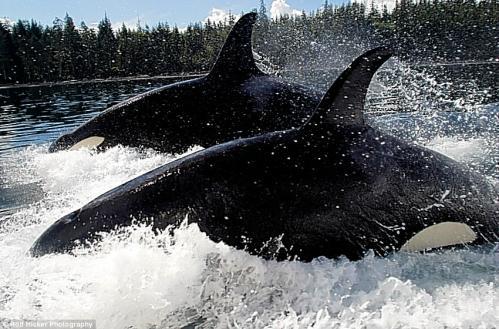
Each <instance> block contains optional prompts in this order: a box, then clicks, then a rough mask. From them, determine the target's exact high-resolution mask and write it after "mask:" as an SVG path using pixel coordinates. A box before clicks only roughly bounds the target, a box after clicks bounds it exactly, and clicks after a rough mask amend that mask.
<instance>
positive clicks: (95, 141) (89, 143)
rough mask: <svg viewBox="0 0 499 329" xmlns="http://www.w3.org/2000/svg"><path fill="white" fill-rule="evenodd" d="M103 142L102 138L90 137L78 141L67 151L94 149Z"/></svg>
mask: <svg viewBox="0 0 499 329" xmlns="http://www.w3.org/2000/svg"><path fill="white" fill-rule="evenodd" d="M104 140H105V138H104V137H100V136H91V137H88V138H85V139H82V140H81V141H79V142H78V143H76V144H75V145H73V146H71V148H70V149H69V150H71V151H73V150H79V149H82V148H88V149H93V148H96V147H98V146H99V145H101V144H102V143H103V142H104Z"/></svg>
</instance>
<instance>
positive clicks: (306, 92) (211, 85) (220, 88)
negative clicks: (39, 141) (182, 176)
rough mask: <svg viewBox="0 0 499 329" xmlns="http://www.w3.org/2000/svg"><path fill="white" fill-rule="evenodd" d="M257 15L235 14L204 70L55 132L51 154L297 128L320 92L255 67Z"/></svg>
mask: <svg viewBox="0 0 499 329" xmlns="http://www.w3.org/2000/svg"><path fill="white" fill-rule="evenodd" d="M256 18H257V15H256V14H255V13H249V14H246V15H244V16H242V17H241V18H240V19H239V21H238V22H237V23H236V24H235V26H234V27H233V28H232V30H231V32H230V33H229V35H228V37H227V40H226V42H225V44H224V45H223V47H222V50H221V51H220V54H219V56H218V59H217V61H216V63H215V64H214V66H213V68H212V69H211V71H210V73H209V74H208V75H207V76H203V77H201V78H197V79H193V80H188V81H183V82H178V83H174V84H169V85H166V86H163V87H160V88H157V89H154V90H152V91H149V92H146V93H143V94H141V95H138V96H136V97H133V98H130V99H128V100H126V101H124V102H121V103H119V104H117V105H114V106H112V107H110V108H109V109H107V110H105V111H104V112H102V113H101V114H99V115H97V116H96V117H94V118H92V119H91V120H90V121H88V122H86V123H84V124H83V125H81V126H80V127H78V128H77V129H76V130H74V131H73V132H71V133H68V134H65V135H62V136H61V137H59V138H58V139H57V140H56V141H55V142H54V143H52V145H51V146H50V147H49V152H55V151H59V150H66V149H77V148H80V147H88V148H92V147H95V148H97V149H106V148H108V147H112V146H115V145H118V144H120V145H124V146H130V147H139V148H151V149H155V150H157V151H160V152H164V153H174V154H175V153H183V152H185V151H186V150H187V149H188V148H190V147H192V146H195V145H198V146H202V147H208V146H212V145H215V144H219V143H222V142H226V141H230V140H232V139H236V138H240V137H249V136H254V135H258V134H261V133H265V132H271V131H275V130H282V129H288V128H291V127H298V126H300V125H301V124H303V122H304V121H305V120H306V119H307V118H308V117H309V116H310V115H311V114H312V112H313V109H314V108H315V106H316V105H317V104H318V103H319V101H320V95H319V94H318V93H317V91H314V90H313V89H308V88H306V87H304V86H302V85H298V84H291V83H286V82H284V81H282V80H281V79H279V78H277V77H273V76H270V75H267V74H264V73H263V72H262V71H261V70H260V69H258V67H257V66H256V64H255V60H254V57H253V52H252V46H251V36H252V29H253V26H254V24H255V22H256Z"/></svg>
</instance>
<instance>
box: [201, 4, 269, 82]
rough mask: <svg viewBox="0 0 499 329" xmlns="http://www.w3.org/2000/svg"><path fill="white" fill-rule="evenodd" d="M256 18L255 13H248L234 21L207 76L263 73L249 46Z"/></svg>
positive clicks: (241, 75) (219, 76) (226, 76)
mask: <svg viewBox="0 0 499 329" xmlns="http://www.w3.org/2000/svg"><path fill="white" fill-rule="evenodd" d="M256 18H257V14H256V13H249V14H246V15H243V16H242V17H241V18H240V19H239V20H238V21H237V22H236V24H235V25H234V27H233V28H232V30H231V31H230V33H229V36H228V37H227V39H226V40H225V44H224V45H223V47H222V50H221V51H220V54H218V58H217V61H216V63H215V65H213V68H212V69H211V71H210V74H209V75H208V76H209V77H213V78H216V79H217V78H222V79H223V78H237V77H248V76H249V75H264V73H263V72H262V71H260V69H258V67H257V66H256V64H255V59H254V57H253V49H252V47H251V35H252V32H253V26H254V25H255V22H256Z"/></svg>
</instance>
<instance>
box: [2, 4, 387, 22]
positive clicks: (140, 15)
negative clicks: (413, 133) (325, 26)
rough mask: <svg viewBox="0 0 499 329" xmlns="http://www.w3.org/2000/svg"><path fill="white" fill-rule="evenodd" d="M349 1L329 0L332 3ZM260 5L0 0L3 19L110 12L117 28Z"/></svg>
mask: <svg viewBox="0 0 499 329" xmlns="http://www.w3.org/2000/svg"><path fill="white" fill-rule="evenodd" d="M346 1H348V0H329V3H333V4H341V3H343V2H346ZM355 1H360V0H355ZM379 1H381V0H379ZM323 3H324V0H265V4H266V7H267V12H268V13H269V15H270V14H272V15H273V16H276V15H277V16H279V15H280V14H290V15H292V14H296V13H300V12H301V11H302V10H305V11H306V12H310V11H312V10H314V11H315V10H317V9H318V8H320V7H321V6H322V5H323ZM259 4H260V0H232V1H229V0H43V1H41V0H0V18H4V19H7V20H11V21H16V20H18V19H34V20H35V21H38V22H40V23H42V24H43V25H50V24H52V22H53V20H54V18H55V17H59V18H63V17H64V16H65V14H66V12H67V13H69V15H70V16H71V17H73V19H74V21H75V23H77V24H79V23H80V22H81V21H85V23H86V24H87V25H89V26H94V25H96V24H97V23H98V22H99V21H100V20H101V19H102V18H103V17H104V14H107V16H108V17H109V19H110V20H111V22H112V23H113V26H115V27H119V26H121V24H123V23H124V24H125V25H127V26H129V27H135V26H136V25H137V22H138V21H139V20H140V22H141V25H142V26H144V25H145V24H149V25H151V26H153V25H156V24H157V23H158V22H164V21H167V22H168V23H169V24H170V25H177V26H178V27H180V28H182V27H186V26H187V25H188V24H189V23H191V22H202V21H206V19H207V18H210V19H211V20H212V21H213V20H215V21H217V20H223V19H224V18H225V17H226V15H227V14H228V13H229V12H231V13H233V14H235V15H236V16H237V15H239V14H240V13H241V12H249V11H251V10H252V9H254V8H258V7H259Z"/></svg>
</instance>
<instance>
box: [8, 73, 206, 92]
mask: <svg viewBox="0 0 499 329" xmlns="http://www.w3.org/2000/svg"><path fill="white" fill-rule="evenodd" d="M206 74H207V73H189V74H176V75H155V76H132V77H116V78H108V79H91V80H66V81H53V82H37V83H20V84H5V85H0V90H5V89H18V88H19V89H20V88H37V87H56V86H67V85H82V84H92V83H112V82H123V81H146V80H162V79H164V80H172V79H183V78H199V77H202V76H204V75H206Z"/></svg>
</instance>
